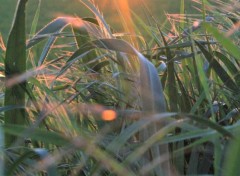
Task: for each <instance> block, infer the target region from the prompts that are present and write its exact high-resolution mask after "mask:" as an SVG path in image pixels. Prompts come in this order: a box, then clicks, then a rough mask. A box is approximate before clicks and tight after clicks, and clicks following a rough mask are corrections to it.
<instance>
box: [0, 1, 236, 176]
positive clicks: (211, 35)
mask: <svg viewBox="0 0 240 176" xmlns="http://www.w3.org/2000/svg"><path fill="white" fill-rule="evenodd" d="M24 2H25V1H20V4H19V5H20V6H19V7H20V8H18V9H21V7H22V10H19V11H17V15H16V18H15V20H14V21H15V22H14V26H13V30H12V32H11V33H10V36H9V41H8V46H7V50H6V53H5V51H4V49H2V50H1V51H2V55H3V56H4V55H5V54H6V59H5V73H6V74H5V75H6V77H7V78H8V76H9V75H8V73H9V71H11V72H10V73H11V74H12V73H17V74H18V75H14V77H12V78H10V83H11V85H12V86H13V87H11V88H14V87H16V86H19V85H24V87H25V82H27V83H28V85H27V86H26V87H25V89H21V92H14V93H16V97H15V99H16V98H17V99H18V100H20V99H21V102H22V103H17V104H16V102H17V101H15V100H13V101H12V102H11V103H10V104H5V106H2V107H0V115H2V114H5V117H6V116H7V115H10V114H13V113H15V114H16V115H14V116H11V117H14V118H16V119H19V120H21V118H18V115H19V111H23V110H24V111H26V112H27V114H28V118H27V119H26V116H24V120H28V122H29V124H28V125H25V123H22V122H23V121H22V120H21V123H20V122H19V123H17V124H13V123H10V121H8V120H7V119H6V118H2V116H0V118H1V120H2V121H3V122H4V123H2V125H1V126H0V147H1V146H3V138H2V137H1V136H3V134H5V137H6V138H7V139H9V137H8V136H14V140H13V139H11V142H14V143H12V145H10V144H11V143H10V142H8V140H6V141H7V143H5V147H4V148H3V147H1V148H0V154H2V155H3V154H4V157H5V163H4V164H5V166H3V164H1V161H2V160H3V158H2V157H0V171H1V170H2V168H6V169H5V173H6V174H7V175H104V176H105V175H106V176H107V175H120V176H121V175H124V176H128V175H129V176H130V175H131V176H132V175H158V176H161V175H177V174H181V175H239V169H238V163H239V162H238V160H239V159H238V158H239V157H238V155H236V154H237V153H238V152H239V140H238V139H237V138H238V135H239V115H240V114H239V105H240V102H239V97H240V96H239V84H240V80H239V79H240V78H239V69H240V68H239V52H238V51H239V46H238V44H239V38H237V37H232V36H231V38H229V37H226V36H225V34H224V32H223V31H222V32H219V30H221V29H218V28H217V27H219V26H220V25H222V26H223V27H225V30H231V26H227V25H225V22H226V23H228V22H229V21H228V20H229V19H228V18H226V19H225V20H222V21H219V23H218V22H217V21H216V20H218V19H217V18H216V20H214V21H211V20H210V21H208V23H206V22H201V20H202V16H203V17H204V18H203V19H204V20H205V18H208V16H207V15H212V16H214V17H215V16H216V17H218V16H219V13H222V14H224V13H225V11H224V10H223V11H218V12H216V11H211V12H208V11H207V10H206V9H208V8H206V7H207V6H211V7H212V6H213V7H214V3H212V2H208V3H207V1H202V2H204V4H203V5H201V8H202V9H203V13H202V14H201V16H200V19H196V18H195V17H196V16H194V15H193V16H191V15H186V16H185V18H186V23H184V22H185V21H180V22H179V23H173V21H175V20H178V19H171V18H169V20H170V21H169V24H171V25H172V26H171V28H172V29H173V30H172V31H171V32H170V33H168V32H169V31H168V30H166V28H168V27H167V26H168V25H166V26H164V25H160V24H158V22H157V20H155V19H154V17H153V16H152V15H151V13H150V11H148V10H147V8H146V7H145V5H144V2H142V3H143V6H144V7H145V10H146V11H145V12H146V15H147V16H148V23H149V25H146V24H145V22H144V21H143V20H142V19H141V18H140V17H139V16H138V15H136V14H135V13H132V14H133V19H134V20H133V21H136V24H133V25H135V26H134V27H135V29H136V31H138V32H142V33H143V34H139V33H137V35H128V34H126V33H115V31H114V30H113V29H112V28H111V27H110V26H109V25H108V23H107V21H106V19H105V18H104V17H103V16H102V13H101V12H100V11H99V9H98V8H97V6H96V4H94V3H93V2H92V1H89V0H83V1H81V3H82V4H83V5H84V6H85V7H86V8H88V9H89V10H90V11H91V12H92V14H93V16H94V17H91V18H78V17H69V16H68V17H64V16H63V17H58V18H56V19H55V20H53V21H51V22H50V23H48V24H47V25H46V26H45V27H43V28H42V29H41V30H39V32H36V34H34V33H35V31H36V25H37V21H38V18H39V14H40V5H41V1H39V2H40V3H39V6H38V10H37V11H36V15H35V18H34V21H33V24H32V30H31V35H33V34H34V35H33V36H32V37H31V38H29V39H28V40H27V45H26V46H25V42H26V40H25V39H26V38H25V30H24V26H23V25H22V24H24V23H19V21H18V20H21V21H22V22H24V15H23V14H24V13H23V12H24V8H23V6H21V5H23V4H24ZM21 3H23V4H21ZM186 4H187V1H184V0H182V1H181V6H180V12H181V13H184V11H185V10H186V9H185V8H186ZM218 10H219V9H218ZM234 14H235V13H234ZM236 15H237V13H236ZM220 16H221V15H220ZM222 16H223V15H222ZM40 18H41V17H40ZM172 18H175V17H172ZM172 20H173V21H172ZM196 21H198V22H196ZM206 21H207V20H206ZM194 22H195V23H194ZM215 22H216V23H215ZM220 22H221V23H222V24H220ZM191 23H193V24H191ZM216 24H217V25H216ZM175 25H176V26H175ZM183 27H185V29H182V28H183ZM19 31H20V32H19ZM126 32H127V31H126ZM146 34H147V35H146ZM173 34H174V35H173ZM141 35H142V36H145V37H146V38H144V37H142V36H141ZM17 41H19V42H21V46H22V47H24V48H20V47H16V45H14V44H13V43H14V42H17ZM1 46H3V44H1ZM134 46H135V47H134ZM1 48H4V47H1ZM232 48H233V49H232ZM19 49H21V50H19ZM26 51H27V52H28V60H27V61H26ZM16 54H17V55H18V56H19V57H18V59H22V61H21V63H27V68H29V70H26V65H21V64H18V65H17V66H19V67H20V68H18V67H17V66H15V67H12V66H11V64H12V63H14V62H16V60H13V61H12V60H11V59H13V58H16V56H15V55H16ZM23 56H24V57H23ZM23 59H24V60H23ZM17 61H18V62H20V61H19V60H17ZM36 63H37V64H36ZM9 68H11V69H9ZM7 83H9V81H8V82H7ZM21 88H22V87H21ZM1 91H2V92H3V89H2V90H1ZM8 91H9V88H6V93H5V94H3V95H4V97H5V100H9V99H10V100H11V97H10V95H9V94H8ZM25 94H26V95H27V96H26V97H25ZM23 95H24V96H23ZM25 101H26V106H25ZM6 144H7V145H6ZM3 150H4V152H2V151H3ZM0 174H1V173H0Z"/></svg>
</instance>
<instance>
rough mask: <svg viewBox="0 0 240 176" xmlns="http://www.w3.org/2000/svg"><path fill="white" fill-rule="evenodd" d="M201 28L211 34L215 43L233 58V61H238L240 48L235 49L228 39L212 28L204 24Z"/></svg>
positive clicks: (235, 46)
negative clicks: (215, 40)
mask: <svg viewBox="0 0 240 176" xmlns="http://www.w3.org/2000/svg"><path fill="white" fill-rule="evenodd" d="M203 26H204V27H205V29H206V30H207V31H208V32H209V33H211V34H212V35H213V36H214V37H215V38H216V39H217V41H218V42H219V43H220V44H221V45H222V46H223V47H224V48H226V50H227V51H228V52H229V53H230V54H231V55H232V56H234V57H235V59H237V60H240V48H239V47H237V45H235V44H234V43H233V42H232V41H231V40H230V39H229V38H227V37H225V36H224V34H221V33H220V32H219V31H218V30H217V29H216V28H214V27H213V26H211V25H209V24H207V23H204V24H203Z"/></svg>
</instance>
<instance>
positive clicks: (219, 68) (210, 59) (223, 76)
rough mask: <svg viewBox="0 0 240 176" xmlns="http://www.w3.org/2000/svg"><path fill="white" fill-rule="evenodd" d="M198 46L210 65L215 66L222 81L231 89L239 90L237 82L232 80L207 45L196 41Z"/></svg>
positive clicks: (214, 68)
mask: <svg viewBox="0 0 240 176" xmlns="http://www.w3.org/2000/svg"><path fill="white" fill-rule="evenodd" d="M195 43H196V45H197V46H198V48H199V49H200V50H201V52H202V53H203V55H204V56H205V58H206V59H207V60H208V62H209V64H210V67H212V68H213V70H214V71H215V72H216V73H217V75H218V76H219V78H220V79H221V80H222V82H223V83H224V84H225V85H226V86H227V87H228V88H229V89H231V90H237V89H238V86H237V85H236V83H235V82H234V81H233V80H232V78H231V77H230V76H229V75H228V73H227V72H226V71H225V70H224V69H223V67H222V66H221V65H220V63H219V62H218V61H217V60H216V59H215V58H214V56H213V55H212V54H211V53H210V52H208V51H207V49H206V48H205V47H203V46H202V45H201V44H199V43H198V42H195Z"/></svg>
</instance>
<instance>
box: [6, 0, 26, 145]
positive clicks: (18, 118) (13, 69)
mask: <svg viewBox="0 0 240 176" xmlns="http://www.w3.org/2000/svg"><path fill="white" fill-rule="evenodd" d="M26 3H27V0H20V1H19V3H18V6H17V10H16V15H15V18H14V20H13V27H12V29H11V32H10V35H9V39H8V43H7V48H6V57H5V63H4V65H5V76H6V80H7V81H8V80H9V79H11V78H12V77H14V76H15V75H18V74H22V73H24V72H25V71H26V44H25V41H26V36H25V35H26V34H25V7H26ZM25 84H26V83H24V82H23V83H21V84H18V85H14V86H13V87H6V90H5V101H4V105H5V106H24V105H25V89H26V85H25ZM26 121H27V117H26V112H25V109H14V110H10V111H6V112H5V117H4V122H5V124H21V125H23V124H25V123H26ZM5 140H6V145H10V144H11V143H12V142H14V140H15V138H14V137H13V136H9V135H7V136H5Z"/></svg>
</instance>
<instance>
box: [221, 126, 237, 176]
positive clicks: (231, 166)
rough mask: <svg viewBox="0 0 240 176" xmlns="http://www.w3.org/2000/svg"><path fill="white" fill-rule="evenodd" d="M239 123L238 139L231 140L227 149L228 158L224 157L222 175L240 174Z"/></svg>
mask: <svg viewBox="0 0 240 176" xmlns="http://www.w3.org/2000/svg"><path fill="white" fill-rule="evenodd" d="M239 134H240V133H239V125H238V132H237V133H236V134H235V135H236V139H235V140H233V141H231V142H230V145H229V147H228V150H227V154H226V158H225V159H224V167H223V174H222V175H236V176H237V175H239V174H240V167H239V164H238V163H239V162H240V157H239V155H240V138H239Z"/></svg>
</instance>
